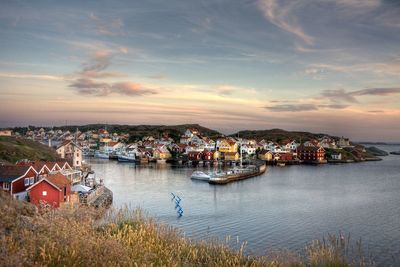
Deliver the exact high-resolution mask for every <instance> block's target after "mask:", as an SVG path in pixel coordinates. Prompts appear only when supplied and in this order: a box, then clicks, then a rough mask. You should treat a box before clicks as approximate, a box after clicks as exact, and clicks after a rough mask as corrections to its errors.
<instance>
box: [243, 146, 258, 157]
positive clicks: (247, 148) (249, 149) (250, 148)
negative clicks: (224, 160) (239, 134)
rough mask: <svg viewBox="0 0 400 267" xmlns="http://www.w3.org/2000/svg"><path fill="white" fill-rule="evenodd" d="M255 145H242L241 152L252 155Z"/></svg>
mask: <svg viewBox="0 0 400 267" xmlns="http://www.w3.org/2000/svg"><path fill="white" fill-rule="evenodd" d="M256 150H257V149H256V147H255V146H253V145H250V144H248V145H242V152H243V153H246V154H247V155H254V154H256Z"/></svg>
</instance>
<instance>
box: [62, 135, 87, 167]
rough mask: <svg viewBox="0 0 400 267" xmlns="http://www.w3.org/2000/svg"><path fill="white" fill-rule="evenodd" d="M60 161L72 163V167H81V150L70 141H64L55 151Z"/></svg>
mask: <svg viewBox="0 0 400 267" xmlns="http://www.w3.org/2000/svg"><path fill="white" fill-rule="evenodd" d="M56 151H57V154H58V155H59V156H60V157H61V158H62V159H68V160H71V161H72V165H73V167H82V149H81V148H80V147H79V146H78V145H77V144H75V143H74V142H72V141H64V142H63V143H62V144H61V145H59V146H58V147H57V149H56Z"/></svg>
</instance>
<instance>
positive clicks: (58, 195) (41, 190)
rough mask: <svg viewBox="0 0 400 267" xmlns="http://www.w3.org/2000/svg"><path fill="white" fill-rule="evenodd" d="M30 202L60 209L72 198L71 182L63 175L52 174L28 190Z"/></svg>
mask: <svg viewBox="0 0 400 267" xmlns="http://www.w3.org/2000/svg"><path fill="white" fill-rule="evenodd" d="M27 191H28V194H29V198H30V202H32V203H33V204H35V205H38V206H39V205H40V203H47V204H49V205H50V206H51V207H53V208H58V207H60V205H61V204H62V203H64V202H69V201H70V197H71V181H70V180H69V179H67V178H66V177H65V176H64V175H62V174H61V173H56V174H51V175H49V176H48V177H47V178H43V179H41V180H39V181H38V182H36V183H35V184H33V185H32V186H30V187H29V188H28V189H27Z"/></svg>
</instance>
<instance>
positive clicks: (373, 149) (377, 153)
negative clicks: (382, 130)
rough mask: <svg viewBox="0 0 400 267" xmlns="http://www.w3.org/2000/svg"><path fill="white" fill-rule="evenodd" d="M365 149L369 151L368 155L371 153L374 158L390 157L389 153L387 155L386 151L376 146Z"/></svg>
mask: <svg viewBox="0 0 400 267" xmlns="http://www.w3.org/2000/svg"><path fill="white" fill-rule="evenodd" d="M365 149H366V150H367V152H368V153H370V154H371V155H373V156H378V157H383V156H388V155H389V153H387V152H386V151H384V150H382V149H379V148H377V147H374V146H371V147H366V148H365Z"/></svg>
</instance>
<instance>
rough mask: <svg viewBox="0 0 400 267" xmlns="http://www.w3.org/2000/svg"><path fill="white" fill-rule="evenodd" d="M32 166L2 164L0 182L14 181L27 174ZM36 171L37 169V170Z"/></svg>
mask: <svg viewBox="0 0 400 267" xmlns="http://www.w3.org/2000/svg"><path fill="white" fill-rule="evenodd" d="M31 168H32V166H29V165H27V166H16V165H12V166H6V165H4V166H0V182H12V181H14V180H15V179H17V178H19V177H21V176H23V175H25V174H26V173H27V172H28V171H29V169H31ZM35 172H36V171H35Z"/></svg>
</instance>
